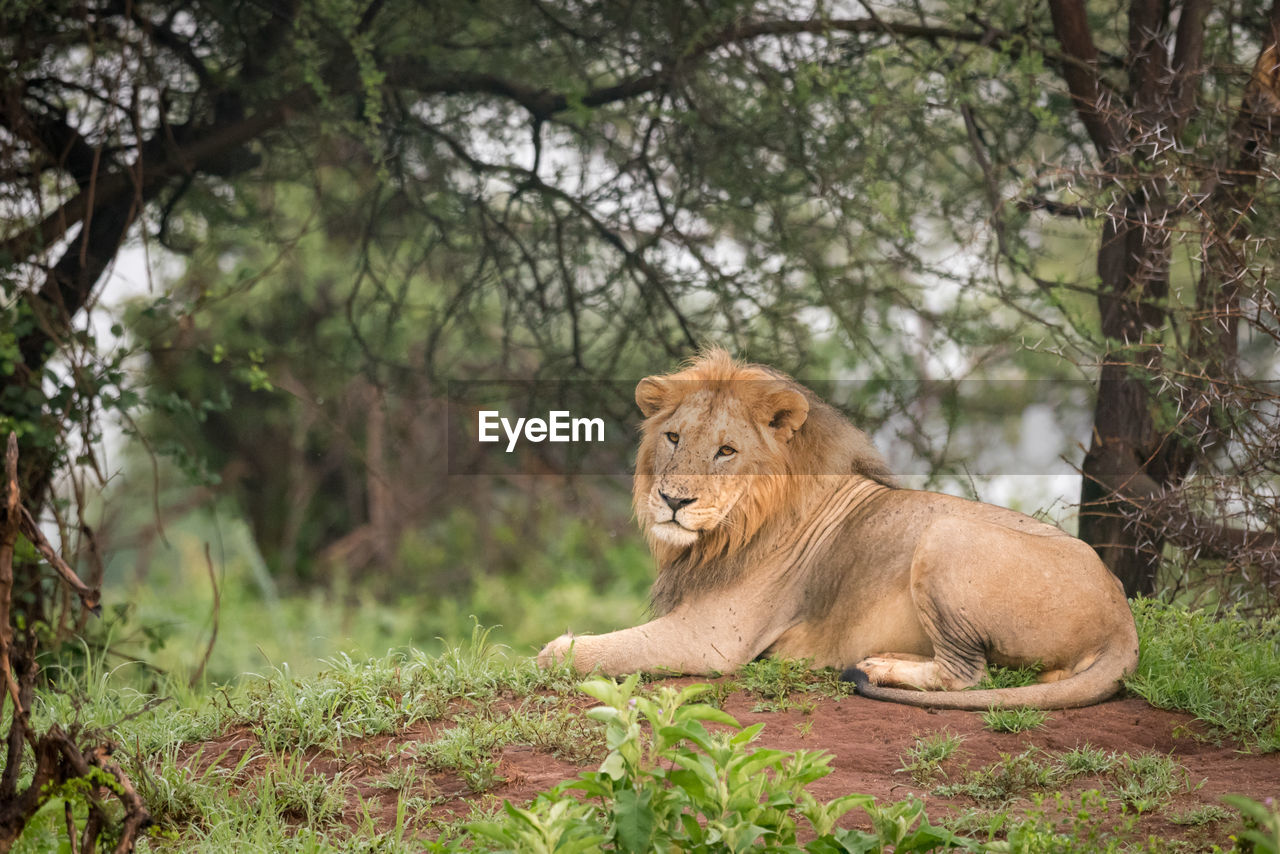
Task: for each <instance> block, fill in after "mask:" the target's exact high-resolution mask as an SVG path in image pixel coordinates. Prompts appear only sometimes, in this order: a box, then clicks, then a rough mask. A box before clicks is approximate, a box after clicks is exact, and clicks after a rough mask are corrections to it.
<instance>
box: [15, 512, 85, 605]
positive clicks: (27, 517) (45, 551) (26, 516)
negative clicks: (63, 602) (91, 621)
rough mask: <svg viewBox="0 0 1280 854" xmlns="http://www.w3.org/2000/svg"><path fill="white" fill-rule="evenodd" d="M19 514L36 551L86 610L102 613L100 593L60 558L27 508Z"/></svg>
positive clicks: (23, 530) (24, 529) (26, 535)
mask: <svg viewBox="0 0 1280 854" xmlns="http://www.w3.org/2000/svg"><path fill="white" fill-rule="evenodd" d="M18 512H19V521H20V524H21V526H22V534H23V536H25V537H26V538H27V539H28V540H30V541H31V544H32V545H33V546H35V547H36V551H38V552H40V554H41V555H43V556H44V559H45V560H46V561H48V562H49V565H50V566H52V567H53V568H54V569H56V570H57V571H58V574H59V575H61V576H62V580H63V581H65V582H66V583H67V586H68V587H70V588H71V590H72V591H73V592H74V593H75V594H76V595H77V596H79V597H80V601H82V602H84V606H85V607H86V608H88V609H89V610H90V611H92V612H93V613H95V614H98V613H101V611H102V603H101V602H99V601H98V591H97V590H93V589H91V588H90V587H89V585H87V584H85V583H84V582H83V581H81V580H80V576H78V575H76V573H75V570H73V569H72V568H71V567H70V566H68V565H67V562H66V561H65V560H63V559H62V558H61V557H59V555H58V553H57V551H55V550H54V548H53V546H52V545H51V544H50V543H49V540H48V539H47V538H46V537H45V535H44V532H43V531H41V530H40V526H39V525H37V524H36V520H35V519H33V518H32V517H31V513H30V512H28V511H27V508H25V507H23V508H21V509H20V510H19V511H18Z"/></svg>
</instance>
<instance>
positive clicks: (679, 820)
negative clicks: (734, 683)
mask: <svg viewBox="0 0 1280 854" xmlns="http://www.w3.org/2000/svg"><path fill="white" fill-rule="evenodd" d="M638 685H639V677H637V676H633V677H631V678H629V679H627V680H626V681H624V682H622V683H621V684H618V683H615V682H613V681H611V680H605V679H595V680H592V681H589V682H586V683H584V684H583V685H582V690H583V691H585V692H587V693H588V694H590V695H591V696H593V697H595V698H596V699H598V700H600V701H601V702H602V703H603V705H602V706H599V707H597V708H594V709H591V710H590V711H589V712H588V713H587V714H588V715H589V716H590V717H592V718H593V719H596V720H599V721H602V722H604V724H605V727H606V739H607V742H608V745H609V749H610V752H609V755H608V757H607V758H606V759H605V761H604V762H603V763H602V764H601V766H600V770H599V771H595V772H590V773H584V774H581V775H579V777H578V779H576V780H573V781H570V782H567V783H564V784H561V785H560V786H557V787H556V788H555V789H553V790H552V791H551V792H550V793H548V794H545V795H540V796H538V798H536V799H535V800H534V802H533V804H532V805H531V806H530V807H529V808H528V809H521V808H519V807H516V806H514V805H511V804H507V805H506V807H505V810H506V813H505V816H503V817H502V820H498V821H486V822H475V823H472V824H470V825H469V826H468V828H467V829H468V831H469V832H470V833H471V834H474V835H478V836H481V837H484V839H485V840H486V841H487V843H488V845H487V846H486V847H485V848H484V849H483V850H495V851H538V852H543V851H546V852H550V851H559V850H565V851H588V850H597V849H598V848H600V847H602V846H608V847H610V848H611V849H612V850H617V851H629V852H649V851H654V850H695V851H708V852H712V851H725V852H729V851H747V850H756V849H759V848H767V849H768V850H771V851H796V852H799V851H802V850H803V851H809V852H815V854H816V852H823V854H826V852H832V854H834V852H839V851H881V850H884V849H886V848H892V850H894V851H898V852H912V851H933V850H938V849H944V848H970V849H973V848H975V846H974V844H973V843H972V842H971V841H970V840H966V839H963V838H961V837H958V836H956V835H955V834H953V833H951V832H949V831H947V830H944V829H942V828H939V827H935V826H933V825H931V824H930V823H929V821H928V819H927V817H925V815H924V807H923V805H922V804H921V803H920V802H919V801H903V802H900V803H896V804H892V805H890V806H884V807H881V806H878V805H876V804H875V802H874V800H873V799H872V798H870V797H868V796H866V795H857V794H851V795H845V796H842V797H840V798H836V799H835V800H832V801H829V802H825V803H824V802H820V801H818V800H817V799H816V798H814V797H813V795H811V794H810V793H809V792H808V790H807V787H808V786H809V785H810V784H811V783H813V782H814V781H815V780H818V779H821V778H822V777H823V776H825V775H826V774H828V773H830V769H829V763H830V756H828V755H826V754H822V753H813V752H809V751H797V752H794V753H790V752H786V751H780V750H770V749H765V748H755V749H752V748H751V746H750V745H751V743H752V742H753V741H754V739H755V738H756V736H757V735H758V734H759V731H760V728H761V727H760V725H756V726H752V727H747V728H745V729H743V728H741V727H740V726H739V725H738V723H737V722H736V721H735V720H734V719H733V718H732V717H730V716H729V715H727V714H725V713H724V712H722V711H720V710H719V709H716V708H715V707H713V706H710V705H707V704H705V703H696V702H693V701H694V700H696V699H697V698H698V697H700V696H702V695H705V694H706V693H707V692H708V691H709V690H710V689H709V686H706V685H691V686H688V687H685V688H683V689H676V688H673V687H670V686H662V687H661V688H659V689H658V691H657V692H656V694H654V695H652V696H644V695H640V694H637V691H636V689H637V686H638ZM708 724H714V725H718V726H719V727H727V728H728V729H727V730H725V729H716V730H709V729H708ZM646 727H647V729H648V732H649V734H650V735H649V738H648V739H646V738H645V737H644V732H645V728H646ZM573 794H578V795H579V796H580V797H585V798H586V802H583V801H581V800H577V799H575V798H573V797H571V795H573ZM596 801H598V806H597V805H596V804H595V803H594V802H596ZM855 808H858V809H862V810H863V811H865V812H866V813H867V815H868V816H869V818H870V820H871V824H872V828H873V829H872V831H871V832H870V833H868V832H867V831H863V830H846V829H840V828H837V827H836V821H837V820H838V819H839V818H840V816H841V815H843V814H844V813H846V812H848V811H849V810H851V809H855ZM798 818H803V819H804V820H805V822H806V823H807V825H808V827H809V829H810V830H811V831H812V834H813V836H814V838H813V840H812V841H810V842H809V843H807V844H806V845H805V846H803V848H802V847H801V846H800V845H799V843H798V841H797V830H798V822H797V819H798Z"/></svg>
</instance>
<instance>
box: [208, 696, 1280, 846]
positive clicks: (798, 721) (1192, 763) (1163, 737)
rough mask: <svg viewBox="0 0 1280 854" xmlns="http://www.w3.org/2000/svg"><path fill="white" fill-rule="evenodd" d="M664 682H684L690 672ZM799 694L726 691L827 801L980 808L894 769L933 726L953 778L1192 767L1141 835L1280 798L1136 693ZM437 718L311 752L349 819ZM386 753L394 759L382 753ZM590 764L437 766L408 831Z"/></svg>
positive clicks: (249, 738) (1267, 780) (223, 746)
mask: <svg viewBox="0 0 1280 854" xmlns="http://www.w3.org/2000/svg"><path fill="white" fill-rule="evenodd" d="M671 681H673V682H679V683H684V682H688V681H692V680H683V679H682V680H671ZM798 696H801V697H804V698H805V703H806V704H808V703H812V707H811V708H808V709H807V710H806V711H803V712H802V711H794V710H793V711H783V712H773V711H760V712H757V711H753V710H752V709H753V708H754V707H755V706H756V705H757V704H758V699H757V698H755V697H753V696H751V695H749V694H746V693H743V692H741V691H739V692H735V693H733V694H730V695H729V696H728V698H727V699H726V700H725V703H724V709H725V711H727V712H728V713H729V714H731V715H733V716H734V717H735V718H737V719H738V721H740V722H741V723H742V724H743V725H750V724H754V723H759V722H763V723H764V724H765V727H764V731H763V732H762V733H761V736H760V738H759V741H758V743H759V744H760V745H762V746H767V747H775V748H782V749H787V750H797V749H808V750H816V749H821V750H826V751H828V752H830V753H831V754H833V756H834V759H833V762H832V766H831V767H832V773H831V774H830V776H828V777H825V778H823V779H821V780H819V781H817V782H816V783H814V784H813V785H812V786H811V787H810V791H812V792H813V794H814V795H815V796H817V797H818V798H820V799H830V798H834V797H836V796H838V795H843V794H847V793H850V792H861V793H865V794H869V795H874V796H875V797H876V798H877V800H879V801H881V802H885V803H889V802H893V801H898V800H902V799H905V798H907V797H909V796H915V797H918V798H922V799H923V800H924V801H925V803H926V805H927V810H928V814H929V816H930V818H931V819H932V820H933V821H934V822H935V823H937V822H938V821H939V820H942V819H945V818H947V817H948V816H953V815H955V814H957V813H960V812H963V811H964V810H965V809H966V808H969V807H974V806H981V805H980V804H977V803H976V802H975V801H973V800H971V799H968V798H965V797H957V798H953V799H947V798H941V797H937V796H934V795H931V794H930V793H929V788H931V787H924V788H921V787H919V786H917V785H916V784H914V783H913V782H912V780H911V777H910V775H909V774H907V773H906V772H904V771H899V770H898V769H899V768H900V767H901V766H902V764H903V759H902V757H903V756H904V754H906V752H907V751H908V749H909V748H911V747H912V746H913V745H914V744H915V740H916V737H917V736H921V735H927V734H930V733H935V732H939V731H949V732H951V733H954V734H956V735H960V736H963V741H962V743H961V745H960V748H959V750H958V752H957V754H956V756H955V757H953V758H952V759H951V760H949V761H948V762H947V763H946V765H945V770H946V772H947V774H948V777H947V778H946V779H947V780H949V781H955V780H958V779H960V778H961V777H962V776H963V774H964V772H965V771H966V769H977V768H980V767H982V766H984V765H987V764H989V763H992V762H995V761H997V760H998V759H999V758H1000V756H1001V754H1016V753H1020V752H1022V751H1024V750H1026V749H1027V748H1029V747H1038V748H1042V749H1044V750H1047V751H1051V752H1058V751H1066V750H1071V749H1072V748H1075V747H1079V746H1083V745H1086V744H1087V745H1091V746H1092V747H1094V748H1099V749H1101V750H1104V751H1108V752H1112V751H1114V752H1116V753H1129V754H1130V755H1135V756H1136V755H1138V754H1140V753H1148V752H1154V753H1159V754H1165V755H1169V756H1171V757H1172V758H1173V759H1175V760H1176V761H1177V762H1178V763H1180V764H1181V765H1183V766H1184V767H1185V768H1186V769H1187V772H1188V775H1189V783H1190V787H1191V790H1190V791H1188V792H1182V793H1179V794H1177V795H1175V796H1174V798H1173V803H1172V804H1171V805H1169V806H1167V807H1164V808H1162V809H1159V810H1156V811H1153V812H1152V813H1150V814H1147V815H1144V816H1142V817H1140V819H1139V821H1138V824H1137V826H1136V827H1135V828H1134V829H1133V830H1132V831H1130V833H1131V834H1132V835H1135V836H1136V838H1138V839H1143V838H1146V837H1147V836H1148V835H1155V836H1157V837H1161V838H1165V839H1182V840H1186V841H1188V842H1191V843H1193V844H1194V845H1197V846H1199V845H1204V844H1206V843H1208V842H1218V843H1220V844H1223V845H1228V844H1229V842H1228V839H1227V835H1228V834H1229V833H1230V832H1231V831H1232V830H1234V829H1235V826H1234V824H1233V823H1232V822H1229V821H1228V822H1219V823H1217V824H1210V825H1208V826H1206V827H1186V826H1180V825H1177V824H1174V823H1172V822H1171V821H1170V818H1171V817H1173V816H1175V815H1178V814H1179V813H1182V812H1185V811H1187V810H1190V809H1193V808H1195V807H1198V806H1200V805H1203V804H1220V803H1221V802H1220V800H1219V798H1220V797H1221V796H1222V795H1224V794H1228V793H1236V794H1243V795H1247V796H1249V797H1252V798H1254V799H1256V800H1263V799H1265V798H1268V797H1277V796H1280V754H1275V753H1273V754H1264V755H1252V754H1248V753H1246V752H1244V751H1243V750H1242V749H1241V748H1240V746H1239V745H1235V744H1231V743H1227V742H1220V741H1215V740H1213V739H1211V738H1208V737H1207V733H1206V730H1205V729H1204V728H1203V727H1201V726H1200V725H1199V724H1197V723H1196V722H1195V721H1193V720H1192V718H1191V717H1190V716H1188V715H1184V714H1178V713H1173V712H1166V711H1162V710H1159V709H1155V708H1153V707H1151V706H1150V705H1148V704H1147V703H1146V702H1145V701H1143V700H1140V699H1137V698H1132V697H1131V698H1123V699H1117V700H1111V701H1109V702H1106V703H1102V704H1100V705H1097V706H1092V707H1089V708H1084V709H1072V710H1065V711H1054V712H1050V713H1049V719H1048V721H1047V722H1046V724H1045V725H1044V726H1043V727H1042V728H1039V729H1036V730H1033V731H1029V732H1023V733H1017V734H1009V733H995V732H990V731H988V730H986V729H984V728H983V722H982V717H981V715H979V714H975V713H973V712H961V711H934V710H925V709H917V708H912V707H908V706H900V705H896V704H888V703H881V702H876V701H873V700H868V699H865V698H862V697H848V698H844V699H841V700H833V699H827V698H814V699H813V700H810V699H809V698H808V696H807V695H798ZM583 700H584V702H582V703H578V702H576V699H575V705H581V706H583V707H584V708H585V707H587V706H589V705H591V701H589V700H587V699H586V698H583ZM444 725H447V723H445V722H441V723H427V724H420V725H417V726H415V727H413V728H412V729H410V730H407V731H405V732H401V733H398V734H396V735H394V736H389V737H381V738H377V739H369V740H366V741H364V742H360V743H351V744H349V745H348V748H347V749H344V751H343V755H341V756H336V755H333V754H329V753H324V752H312V753H309V754H308V758H309V759H310V760H311V770H312V771H314V772H315V773H319V774H325V775H329V776H332V775H335V774H338V773H341V774H342V775H343V779H345V780H346V781H347V782H348V783H349V784H351V785H352V787H353V794H352V796H351V797H350V798H349V806H350V807H351V810H350V812H351V813H352V816H351V818H352V820H353V821H354V820H355V818H356V817H357V816H358V815H360V814H362V813H361V812H358V807H357V803H358V801H357V800H356V797H355V795H356V794H358V795H359V796H360V797H362V798H363V799H364V800H365V804H366V808H373V807H374V805H377V808H376V809H373V813H374V815H375V816H376V817H377V818H378V819H379V821H382V822H386V824H387V825H388V826H390V825H391V824H392V822H394V819H395V814H396V802H397V797H399V794H398V793H397V792H395V791H393V790H390V789H388V788H386V787H385V786H380V785H379V781H381V780H382V779H384V778H385V776H386V775H387V773H388V772H389V771H390V770H391V769H393V768H395V767H397V766H399V765H403V764H406V763H408V762H411V761H412V759H411V757H412V756H413V750H412V745H413V744H414V743H416V742H419V741H429V740H431V739H432V737H433V733H434V732H435V730H436V729H438V728H440V727H441V726H444ZM256 746H257V745H256V739H254V737H253V735H252V733H249V732H247V731H240V732H234V733H229V734H228V735H227V736H226V737H225V738H223V739H220V740H218V741H217V742H213V743H208V744H205V745H203V753H202V762H206V763H207V762H209V761H212V760H213V759H214V758H216V757H218V756H219V755H220V754H223V753H224V751H226V753H225V755H223V757H222V759H221V760H220V762H219V764H222V765H223V766H224V767H229V766H232V765H234V764H235V762H236V761H238V759H239V757H240V756H242V755H243V752H244V751H245V750H248V749H255V748H256ZM194 747H195V746H193V751H192V752H193V753H194ZM405 748H409V749H407V750H406V749H405ZM389 756H391V757H399V758H393V759H390V760H389V759H388V757H389ZM267 762H269V760H267V759H265V758H261V759H258V760H256V761H255V762H251V763H250V764H249V766H248V767H247V768H246V772H245V773H249V774H252V773H260V772H261V771H262V770H265V768H266V763H267ZM591 768H594V763H588V764H587V765H586V766H580V765H574V764H571V763H569V762H565V761H563V760H560V759H557V758H556V757H555V756H552V755H550V754H547V753H543V752H539V751H536V750H535V749H534V748H531V747H508V748H505V749H503V751H502V753H501V757H500V763H499V768H498V773H499V776H500V777H501V778H502V782H501V783H500V784H499V785H498V786H497V787H496V788H493V789H491V790H489V791H488V792H485V793H479V794H478V793H474V792H472V791H471V790H470V789H469V788H468V787H467V785H466V784H465V783H464V782H463V781H462V780H461V779H459V778H458V777H457V776H455V775H452V774H435V775H431V776H429V777H426V778H425V779H423V780H422V781H421V782H420V784H419V786H418V788H417V789H416V790H415V791H412V792H406V793H404V794H405V795H407V796H409V795H418V796H421V797H425V798H431V799H434V806H433V807H432V808H431V810H430V813H429V816H428V817H425V818H426V820H425V821H423V820H421V819H420V820H419V822H418V823H417V827H416V828H415V830H416V831H417V832H422V833H425V834H428V835H430V834H431V833H432V831H431V828H430V819H440V820H450V819H454V818H460V817H463V816H466V815H467V814H468V813H469V812H470V811H471V809H472V808H473V806H477V805H484V802H485V801H486V800H489V801H491V802H497V801H500V800H501V799H509V800H511V801H513V802H516V803H524V802H527V801H528V800H530V799H532V797H533V796H534V795H535V794H537V793H538V792H540V791H544V790H546V789H548V788H550V787H551V786H553V785H555V784H556V783H558V782H560V781H562V780H566V779H569V778H571V777H574V776H576V775H577V774H578V773H579V772H581V771H583V770H588V769H591ZM1107 786H1108V784H1107V781H1106V780H1102V779H1099V778H1097V777H1081V778H1078V779H1076V780H1074V781H1072V782H1071V783H1070V784H1068V785H1067V786H1065V787H1063V791H1065V792H1067V793H1068V794H1069V795H1071V796H1072V797H1074V796H1076V795H1078V794H1079V793H1081V792H1084V791H1086V790H1089V789H1100V790H1102V791H1103V792H1104V793H1105V792H1106V790H1107ZM1012 808H1013V809H1014V810H1015V811H1023V812H1025V811H1026V810H1027V809H1030V808H1031V804H1030V802H1029V801H1028V800H1021V801H1019V802H1015V803H1014V804H1013V805H1012ZM860 819H861V821H860ZM1118 820H1119V819H1118V817H1117V821H1118ZM847 822H848V823H849V824H851V825H857V824H859V823H863V824H864V826H865V816H862V814H861V813H860V811H857V810H855V811H854V812H853V813H850V815H849V816H848V817H847ZM1227 825H1232V826H1227Z"/></svg>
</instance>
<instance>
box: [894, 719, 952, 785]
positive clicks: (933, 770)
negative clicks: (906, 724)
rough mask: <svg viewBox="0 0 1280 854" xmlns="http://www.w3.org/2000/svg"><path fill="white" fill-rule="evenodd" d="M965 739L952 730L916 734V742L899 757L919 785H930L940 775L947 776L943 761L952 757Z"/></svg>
mask: <svg viewBox="0 0 1280 854" xmlns="http://www.w3.org/2000/svg"><path fill="white" fill-rule="evenodd" d="M962 741H964V736H962V735H956V734H954V733H950V732H935V733H933V734H931V735H925V736H916V743H915V745H913V746H912V747H911V748H909V749H908V750H907V752H906V753H905V754H903V755H902V756H901V757H899V761H900V762H901V763H902V767H901V768H898V771H905V772H907V773H908V774H910V775H911V779H912V781H913V782H914V783H915V784H916V785H918V786H924V785H928V784H929V783H930V782H931V781H932V780H933V779H935V778H937V777H939V776H946V774H945V772H944V771H943V770H942V763H944V762H946V761H947V760H948V759H950V758H951V757H952V756H953V755H954V754H955V752H956V750H957V749H958V748H959V747H960V743H961V742H962Z"/></svg>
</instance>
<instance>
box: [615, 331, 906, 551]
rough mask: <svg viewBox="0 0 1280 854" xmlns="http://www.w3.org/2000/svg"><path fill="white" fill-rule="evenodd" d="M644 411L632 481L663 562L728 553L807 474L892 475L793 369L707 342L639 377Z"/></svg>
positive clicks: (779, 507)
mask: <svg viewBox="0 0 1280 854" xmlns="http://www.w3.org/2000/svg"><path fill="white" fill-rule="evenodd" d="M636 403H637V405H638V406H639V407H640V411H641V412H642V413H643V414H644V416H645V420H644V423H643V424H642V426H641V433H642V438H641V442H640V451H639V453H638V455H637V457H636V476H635V483H634V490H633V493H634V494H633V498H634V503H635V511H636V517H637V519H638V520H639V522H640V527H641V528H642V529H643V530H644V532H645V534H646V535H647V537H648V539H649V543H650V546H651V547H652V549H653V551H654V554H655V555H656V556H657V557H658V560H659V563H660V564H661V565H662V566H663V567H664V568H667V567H668V566H670V565H671V564H673V563H674V562H676V561H679V562H680V563H681V564H683V565H685V566H692V565H697V564H701V563H704V562H705V561H708V560H711V559H714V558H716V557H719V556H724V555H727V554H732V553H733V552H735V551H737V550H738V549H739V548H741V547H742V546H743V545H744V544H746V543H747V542H749V541H750V540H751V538H752V537H754V536H755V535H756V534H757V533H758V532H759V530H760V528H761V526H762V525H764V524H765V523H766V522H767V521H768V520H769V519H770V518H773V517H775V516H777V515H779V513H781V512H782V511H783V510H785V508H786V507H787V506H788V504H789V503H790V502H791V501H792V500H793V499H794V497H795V496H794V493H795V491H796V490H797V489H803V488H804V486H805V481H807V480H811V478H807V477H806V476H807V475H823V474H825V475H831V474H837V475H838V474H849V473H854V472H857V473H861V474H864V475H866V476H868V477H872V478H875V479H877V480H881V481H886V480H887V478H888V471H887V468H886V466H885V463H884V461H883V459H882V458H881V457H880V455H879V454H878V453H876V451H875V449H874V448H873V447H872V446H871V443H870V441H869V440H868V439H867V437H866V436H865V435H864V434H863V433H862V432H861V431H859V430H857V429H856V428H855V427H853V425H851V424H849V422H848V421H846V420H845V419H844V418H843V417H842V416H841V415H840V414H839V413H838V412H836V410H835V409H833V408H832V407H830V406H828V405H827V404H826V403H824V402H822V401H821V400H819V399H818V398H817V397H816V396H815V395H814V394H813V393H812V392H810V391H809V390H808V389H805V388H804V387H803V386H801V385H800V384H799V383H797V382H795V380H792V379H791V378H790V377H788V376H786V375H785V374H782V373H780V372H778V371H775V370H773V369H772V368H767V367H764V366H762V365H754V364H746V363H742V362H737V361H735V360H734V359H733V358H732V357H731V356H729V354H728V353H726V352H725V351H724V350H719V349H715V350H709V351H707V352H705V353H703V354H702V355H701V356H699V357H698V358H696V359H695V360H693V361H692V362H691V363H689V364H688V365H687V366H686V367H685V368H684V370H681V371H679V372H677V373H674V374H667V375H665V376H653V377H648V378H646V379H643V380H641V381H640V383H639V385H637V386H636Z"/></svg>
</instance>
